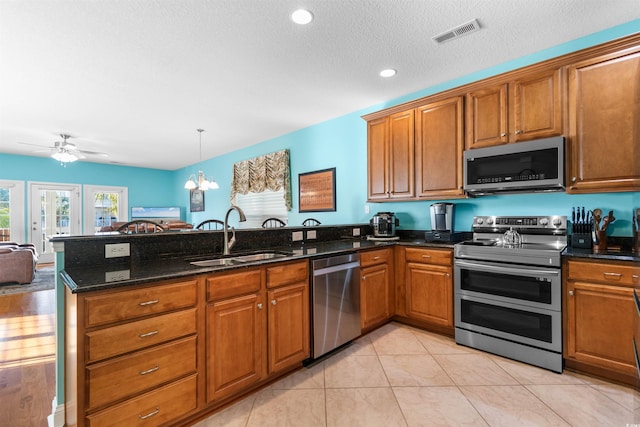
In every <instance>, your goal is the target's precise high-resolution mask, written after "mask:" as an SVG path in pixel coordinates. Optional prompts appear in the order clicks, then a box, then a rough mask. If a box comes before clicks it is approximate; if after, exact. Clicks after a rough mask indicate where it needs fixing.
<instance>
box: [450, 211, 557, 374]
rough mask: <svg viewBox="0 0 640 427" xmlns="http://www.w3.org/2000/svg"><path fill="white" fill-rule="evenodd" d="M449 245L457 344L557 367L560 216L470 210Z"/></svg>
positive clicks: (555, 369) (555, 368)
mask: <svg viewBox="0 0 640 427" xmlns="http://www.w3.org/2000/svg"><path fill="white" fill-rule="evenodd" d="M472 228H473V240H470V241H465V242H461V243H458V244H456V245H455V247H454V288H455V297H454V304H455V310H454V311H455V340H456V342H457V343H458V344H463V345H466V346H469V347H473V348H477V349H480V350H484V351H488V352H490V353H495V354H499V355H501V356H505V357H509V358H512V359H516V360H520V361H522V362H526V363H529V364H532V365H536V366H540V367H543V368H546V369H549V370H552V371H555V372H562V365H563V364H562V278H561V252H562V251H563V250H564V248H565V247H566V245H567V218H566V217H565V216H523V217H503V216H477V217H475V218H474V220H473V227H472Z"/></svg>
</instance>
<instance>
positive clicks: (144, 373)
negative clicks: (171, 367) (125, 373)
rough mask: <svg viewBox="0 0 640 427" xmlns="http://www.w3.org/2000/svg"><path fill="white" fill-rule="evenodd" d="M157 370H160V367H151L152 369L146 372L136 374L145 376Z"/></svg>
mask: <svg viewBox="0 0 640 427" xmlns="http://www.w3.org/2000/svg"><path fill="white" fill-rule="evenodd" d="M158 369H160V366H158V365H156V366H154V367H153V368H151V369H147V370H146V371H140V372H138V374H140V375H147V374H150V373H152V372H155V371H157V370H158Z"/></svg>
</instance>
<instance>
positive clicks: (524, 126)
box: [509, 70, 563, 142]
mask: <svg viewBox="0 0 640 427" xmlns="http://www.w3.org/2000/svg"><path fill="white" fill-rule="evenodd" d="M509 97H510V105H509V111H510V115H511V119H510V130H509V139H510V140H511V141H513V142H520V141H528V140H531V139H536V138H547V137H550V136H556V135H562V134H563V126H562V91H561V80H560V70H549V71H544V72H541V73H536V74H533V75H532V76H530V77H527V78H522V79H519V80H516V81H515V82H513V83H512V84H511V85H510V87H509Z"/></svg>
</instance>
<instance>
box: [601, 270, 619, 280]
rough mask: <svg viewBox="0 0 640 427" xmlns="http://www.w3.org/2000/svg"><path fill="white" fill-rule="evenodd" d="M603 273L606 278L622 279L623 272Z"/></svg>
mask: <svg viewBox="0 0 640 427" xmlns="http://www.w3.org/2000/svg"><path fill="white" fill-rule="evenodd" d="M602 274H603V275H604V277H605V279H617V280H620V278H621V277H622V274H620V273H607V272H606V271H605V272H604V273H602Z"/></svg>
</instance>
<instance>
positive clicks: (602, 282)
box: [564, 260, 640, 384]
mask: <svg viewBox="0 0 640 427" xmlns="http://www.w3.org/2000/svg"><path fill="white" fill-rule="evenodd" d="M564 276H565V290H564V292H565V293H564V301H565V310H564V317H565V318H564V332H565V334H564V335H565V341H564V346H565V348H564V353H565V354H564V355H565V359H566V364H567V366H568V367H574V368H578V369H581V370H585V371H587V372H592V373H594V374H598V375H602V376H605V377H608V378H611V379H614V380H618V381H624V382H627V383H629V384H633V383H634V381H635V376H636V375H637V369H636V366H635V358H634V352H633V336H634V330H635V329H634V328H635V322H636V317H637V313H636V307H635V304H634V301H633V289H634V283H635V285H636V286H637V284H638V283H640V268H638V267H637V266H633V265H632V263H619V262H602V261H598V262H593V261H582V260H581V261H576V260H569V261H567V262H566V263H565V274H564Z"/></svg>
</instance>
